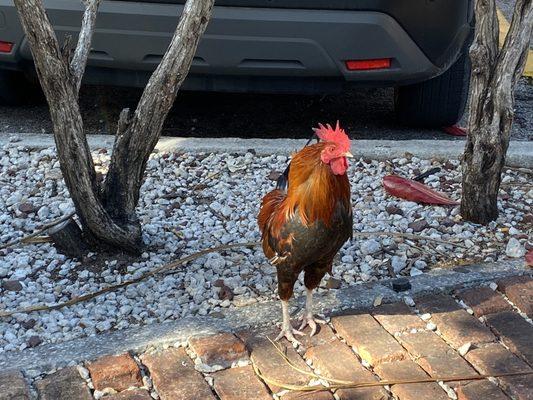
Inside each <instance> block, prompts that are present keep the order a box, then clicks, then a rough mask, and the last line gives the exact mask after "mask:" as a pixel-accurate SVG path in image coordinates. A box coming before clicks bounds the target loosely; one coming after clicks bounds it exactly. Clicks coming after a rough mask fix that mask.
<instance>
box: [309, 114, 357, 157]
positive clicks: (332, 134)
mask: <svg viewBox="0 0 533 400" xmlns="http://www.w3.org/2000/svg"><path fill="white" fill-rule="evenodd" d="M313 130H314V131H315V134H316V135H317V136H318V137H319V138H320V139H321V140H322V141H324V142H333V143H336V144H337V145H339V146H341V147H342V148H343V149H344V150H346V151H349V150H350V138H349V137H348V135H346V132H344V129H342V128H341V127H340V125H339V121H337V125H336V126H335V129H333V128H332V127H331V125H330V124H326V126H324V125H322V124H318V128H313Z"/></svg>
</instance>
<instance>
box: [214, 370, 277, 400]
mask: <svg viewBox="0 0 533 400" xmlns="http://www.w3.org/2000/svg"><path fill="white" fill-rule="evenodd" d="M213 379H214V380H213V385H214V388H215V392H216V393H217V395H218V397H220V400H239V399H254V400H271V399H272V397H271V396H270V394H269V393H268V390H267V388H266V387H265V385H264V384H263V383H262V382H261V381H260V380H259V378H257V376H256V375H255V373H254V370H253V368H252V366H250V365H249V366H246V367H239V368H231V369H226V370H223V371H219V372H217V373H215V374H213Z"/></svg>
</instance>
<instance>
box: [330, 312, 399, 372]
mask: <svg viewBox="0 0 533 400" xmlns="http://www.w3.org/2000/svg"><path fill="white" fill-rule="evenodd" d="M332 323H333V327H334V328H335V330H336V331H337V333H338V334H339V336H341V337H342V338H343V339H344V340H346V343H348V344H349V345H350V346H353V347H355V348H356V349H357V353H358V354H359V356H360V357H361V358H362V359H363V360H365V361H367V362H368V363H370V364H371V365H378V364H380V363H382V362H385V361H394V360H402V359H403V358H404V357H405V355H406V354H405V351H404V349H403V348H402V346H400V345H399V344H398V342H397V341H396V340H395V339H394V337H392V336H391V335H390V334H389V333H388V332H387V331H386V330H385V329H383V327H382V326H381V325H380V324H379V323H378V322H377V321H376V320H375V319H374V318H373V317H372V316H371V315H369V314H359V315H344V316H340V317H335V318H333V319H332Z"/></svg>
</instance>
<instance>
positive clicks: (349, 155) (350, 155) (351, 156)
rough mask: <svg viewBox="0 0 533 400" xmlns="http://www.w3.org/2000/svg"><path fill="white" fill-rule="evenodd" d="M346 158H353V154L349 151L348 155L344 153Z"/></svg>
mask: <svg viewBox="0 0 533 400" xmlns="http://www.w3.org/2000/svg"><path fill="white" fill-rule="evenodd" d="M344 157H348V158H353V154H352V153H350V152H349V151H347V152H346V153H344Z"/></svg>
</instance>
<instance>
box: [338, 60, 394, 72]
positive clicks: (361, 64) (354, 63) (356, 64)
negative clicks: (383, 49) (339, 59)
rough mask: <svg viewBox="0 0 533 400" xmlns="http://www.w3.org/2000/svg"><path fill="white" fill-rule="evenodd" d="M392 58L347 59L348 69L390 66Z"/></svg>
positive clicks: (357, 69)
mask: <svg viewBox="0 0 533 400" xmlns="http://www.w3.org/2000/svg"><path fill="white" fill-rule="evenodd" d="M390 61H391V59H390V58H376V59H373V60H347V61H346V68H348V71H363V70H367V69H385V68H390Z"/></svg>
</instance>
